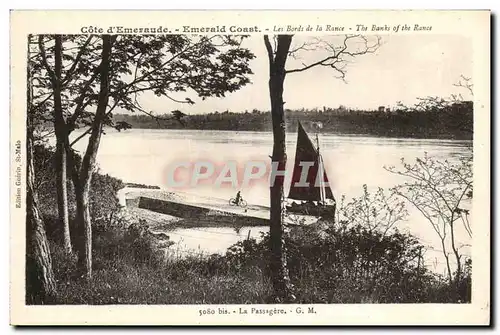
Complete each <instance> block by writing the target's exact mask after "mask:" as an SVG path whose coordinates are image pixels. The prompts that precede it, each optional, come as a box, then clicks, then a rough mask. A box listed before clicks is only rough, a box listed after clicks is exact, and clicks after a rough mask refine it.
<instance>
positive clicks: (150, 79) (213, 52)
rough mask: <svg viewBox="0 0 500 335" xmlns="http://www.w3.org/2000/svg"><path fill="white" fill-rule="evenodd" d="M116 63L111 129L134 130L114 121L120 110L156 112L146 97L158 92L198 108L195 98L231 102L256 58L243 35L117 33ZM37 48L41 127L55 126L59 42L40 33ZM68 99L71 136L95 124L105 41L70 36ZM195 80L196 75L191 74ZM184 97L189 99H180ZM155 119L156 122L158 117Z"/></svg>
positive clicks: (66, 46) (65, 70) (66, 43)
mask: <svg viewBox="0 0 500 335" xmlns="http://www.w3.org/2000/svg"><path fill="white" fill-rule="evenodd" d="M115 37H116V39H115V41H114V43H113V46H112V48H113V49H112V54H111V59H110V69H109V70H110V71H109V73H110V87H109V91H110V100H109V105H108V108H107V110H106V118H105V120H104V124H105V125H108V126H113V127H115V128H116V129H118V130H121V129H127V128H129V127H130V125H129V124H128V123H126V122H123V121H120V120H118V121H117V122H114V121H113V119H112V118H113V114H112V113H113V111H114V110H115V108H120V109H122V110H128V111H132V112H142V113H145V114H147V115H148V116H149V117H150V118H151V116H152V115H151V113H150V112H149V111H146V110H144V109H143V108H142V106H141V104H140V96H141V95H142V94H143V93H145V92H152V93H154V94H155V95H156V96H159V97H166V98H168V99H170V100H173V101H175V102H178V103H187V104H193V103H195V102H194V101H193V100H192V99H191V98H189V96H192V94H193V93H195V94H196V96H198V97H200V98H202V99H205V98H207V97H212V96H215V97H224V96H225V94H226V93H227V92H234V91H235V90H237V89H239V88H240V87H241V86H244V85H246V84H248V83H249V82H250V80H249V79H248V76H249V75H250V74H252V71H251V70H250V68H249V66H248V62H249V61H250V60H251V59H253V58H254V55H253V54H252V53H251V52H250V51H249V50H248V49H246V48H242V47H241V46H240V44H241V41H242V39H243V38H244V37H243V36H219V35H214V36H210V37H208V36H194V35H193V36H187V35H161V36H160V35H116V36H115ZM37 38H38V44H37V45H34V46H31V53H32V56H31V62H32V63H33V68H34V71H33V77H34V80H35V81H36V82H37V85H36V87H35V88H36V89H35V94H34V96H35V99H34V101H35V106H36V110H37V111H39V115H40V117H39V118H38V120H39V121H40V123H41V124H43V123H44V122H47V121H52V120H53V115H52V114H51V112H50V111H51V108H52V102H51V99H50V98H51V96H52V91H51V86H50V81H49V80H48V79H47V78H48V77H49V76H48V74H50V71H51V69H52V68H53V67H54V57H53V53H54V41H53V37H52V36H45V35H39V36H37ZM62 43H63V48H62V49H63V54H62V60H63V64H62V80H61V84H62V88H63V91H62V98H63V109H64V111H65V113H66V118H67V127H68V131H69V132H71V131H72V130H73V129H75V128H79V127H86V126H90V125H91V124H92V122H93V119H94V116H95V113H94V109H95V107H96V106H97V102H98V95H99V94H98V93H99V80H100V79H99V76H98V72H99V71H98V69H99V66H100V62H101V59H100V53H101V50H102V39H101V38H100V37H99V36H94V35H90V36H83V35H62ZM188 74H189V75H188ZM179 95H184V97H179ZM153 119H155V118H154V116H153Z"/></svg>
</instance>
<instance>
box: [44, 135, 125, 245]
mask: <svg viewBox="0 0 500 335" xmlns="http://www.w3.org/2000/svg"><path fill="white" fill-rule="evenodd" d="M34 150H35V153H34V165H35V170H36V175H35V187H36V189H37V191H38V194H39V206H40V210H41V212H42V215H43V216H44V217H45V219H46V221H47V222H46V224H47V226H48V227H47V228H48V230H49V232H51V235H52V236H62V235H61V234H62V227H60V225H59V224H58V222H57V220H55V218H56V217H57V195H56V186H55V185H56V176H55V175H54V166H55V164H56V161H55V153H54V150H53V149H52V148H49V147H45V146H43V145H37V146H35V149H34ZM73 160H74V161H75V162H76V164H77V165H80V162H81V157H80V156H78V155H77V154H74V157H73ZM68 177H69V176H68ZM91 185H92V189H93V192H91V194H90V199H89V202H90V213H91V217H92V222H93V225H94V227H95V228H96V229H100V230H103V229H105V226H107V225H109V224H111V222H112V221H113V220H114V217H115V215H116V213H117V211H118V209H119V203H118V199H117V197H116V193H117V191H118V190H119V189H121V188H123V186H124V184H123V182H122V181H121V180H119V179H116V178H114V177H111V176H110V175H108V174H102V173H100V172H99V170H97V171H96V172H94V173H93V175H92V181H91ZM68 208H69V213H70V217H71V218H74V217H75V215H76V203H75V195H74V187H73V184H72V183H71V182H69V181H68Z"/></svg>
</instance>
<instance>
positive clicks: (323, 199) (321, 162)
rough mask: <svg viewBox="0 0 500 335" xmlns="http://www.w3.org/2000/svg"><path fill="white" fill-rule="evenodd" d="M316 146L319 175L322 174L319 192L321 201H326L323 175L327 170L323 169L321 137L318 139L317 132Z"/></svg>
mask: <svg viewBox="0 0 500 335" xmlns="http://www.w3.org/2000/svg"><path fill="white" fill-rule="evenodd" d="M316 147H317V150H318V169H319V171H318V176H321V178H320V180H319V194H320V199H321V200H320V201H321V203H325V201H326V191H325V184H324V183H323V179H324V178H323V176H324V173H325V171H324V170H323V160H322V159H321V153H320V152H319V139H318V133H316Z"/></svg>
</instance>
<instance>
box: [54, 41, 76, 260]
mask: <svg viewBox="0 0 500 335" xmlns="http://www.w3.org/2000/svg"><path fill="white" fill-rule="evenodd" d="M54 41H55V45H54V75H53V78H52V88H53V90H54V130H55V134H56V156H55V157H56V168H55V172H56V190H57V211H58V218H59V223H60V225H61V227H62V228H63V245H64V249H65V250H66V252H67V253H71V252H72V247H71V237H70V229H69V216H68V188H67V184H66V178H67V175H66V165H67V163H66V149H65V147H64V146H65V143H66V142H67V141H66V137H67V135H66V134H67V132H66V122H65V120H64V114H63V109H62V102H61V90H62V87H61V85H62V40H61V35H55V37H54Z"/></svg>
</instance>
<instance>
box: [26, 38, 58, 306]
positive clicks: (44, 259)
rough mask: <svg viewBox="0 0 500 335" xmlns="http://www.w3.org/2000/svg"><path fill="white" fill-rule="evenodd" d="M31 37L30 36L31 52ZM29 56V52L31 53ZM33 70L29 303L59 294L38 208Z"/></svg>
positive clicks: (29, 147) (28, 191) (28, 186)
mask: <svg viewBox="0 0 500 335" xmlns="http://www.w3.org/2000/svg"><path fill="white" fill-rule="evenodd" d="M30 40H31V36H30V37H28V51H29V48H30V42H31V41H30ZM28 59H29V52H28ZM31 92H32V89H31V69H30V66H28V85H27V101H28V103H27V106H28V118H27V127H26V303H27V304H43V303H50V302H51V301H52V300H53V298H54V297H55V294H56V281H55V279H54V273H53V271H52V259H51V257H50V248H49V242H48V241H47V236H46V234H45V226H44V223H43V221H42V218H41V216H40V212H39V210H38V205H37V201H38V196H37V193H36V190H35V188H34V181H35V171H34V164H33V113H34V111H33V110H32V102H31V97H32V95H31Z"/></svg>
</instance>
